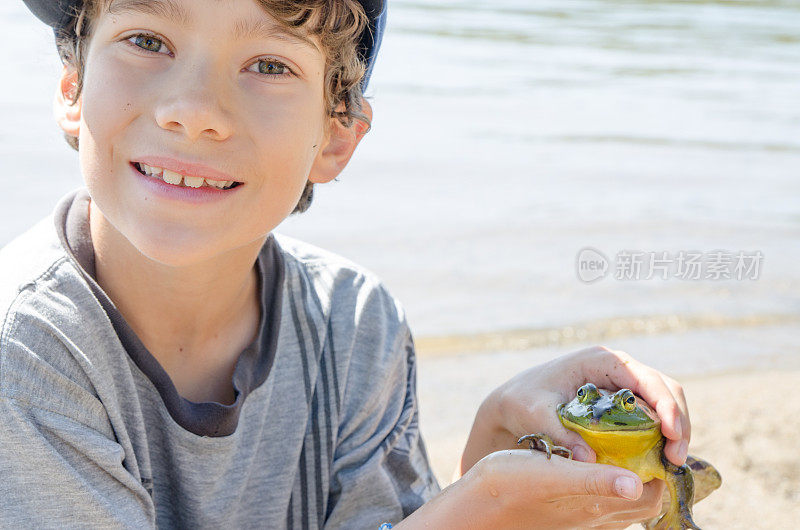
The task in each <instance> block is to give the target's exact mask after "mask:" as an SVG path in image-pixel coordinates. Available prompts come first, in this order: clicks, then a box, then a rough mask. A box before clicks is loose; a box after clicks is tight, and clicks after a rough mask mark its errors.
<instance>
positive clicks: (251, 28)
mask: <svg viewBox="0 0 800 530" xmlns="http://www.w3.org/2000/svg"><path fill="white" fill-rule="evenodd" d="M108 12H109V13H110V14H113V15H119V14H122V13H138V14H146V15H153V16H156V17H159V18H163V19H165V20H167V21H169V22H171V23H173V24H175V25H179V26H183V27H187V26H191V25H192V15H191V13H189V12H188V11H187V10H186V8H185V7H184V6H183V5H182V4H180V3H176V2H175V1H174V0H112V1H111V5H109V6H108ZM232 38H233V40H248V39H265V40H269V39H278V40H281V41H284V42H288V43H290V44H299V45H305V46H310V47H312V48H313V49H315V50H317V51H320V50H319V48H318V47H317V45H316V44H315V43H314V41H312V40H311V39H309V38H308V37H306V36H305V35H301V34H300V33H297V32H295V31H292V30H290V29H289V28H286V27H284V26H282V25H279V24H273V23H271V22H269V21H267V20H264V19H256V20H253V19H249V18H246V19H241V20H237V21H236V23H235V24H234V26H233V34H232Z"/></svg>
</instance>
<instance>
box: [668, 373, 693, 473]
mask: <svg viewBox="0 0 800 530" xmlns="http://www.w3.org/2000/svg"><path fill="white" fill-rule="evenodd" d="M662 378H663V379H664V382H665V383H666V385H667V386H668V387H669V389H670V391H671V392H672V395H673V396H675V401H676V402H677V404H678V408H679V409H680V411H681V415H680V420H681V431H682V433H683V436H682V437H681V439H680V440H668V441H667V444H666V446H665V447H664V453H665V454H666V455H667V458H669V460H670V461H671V462H672V463H673V464H675V465H678V466H680V465H683V463H684V462H685V461H686V455H687V454H688V452H689V442H690V441H691V438H692V423H691V420H690V419H689V407H688V405H687V404H686V396H685V395H684V393H683V387H682V386H681V384H680V383H678V382H677V381H675V380H674V379H672V378H671V377H668V376H666V375H664V376H662Z"/></svg>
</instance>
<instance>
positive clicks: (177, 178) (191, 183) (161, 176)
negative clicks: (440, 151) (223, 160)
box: [132, 162, 242, 190]
mask: <svg viewBox="0 0 800 530" xmlns="http://www.w3.org/2000/svg"><path fill="white" fill-rule="evenodd" d="M132 165H133V167H135V168H136V170H137V171H138V172H139V173H141V174H142V175H144V176H146V177H150V178H154V179H158V180H161V181H162V182H166V183H167V184H172V185H173V186H178V187H181V188H215V189H218V190H229V189H232V188H235V187H237V186H240V185H241V184H242V183H241V182H236V181H234V180H226V181H223V180H211V179H206V178H203V177H190V176H187V175H181V174H180V173H176V172H174V171H170V170H168V169H162V168H159V167H153V166H148V165H145V164H142V163H140V162H132Z"/></svg>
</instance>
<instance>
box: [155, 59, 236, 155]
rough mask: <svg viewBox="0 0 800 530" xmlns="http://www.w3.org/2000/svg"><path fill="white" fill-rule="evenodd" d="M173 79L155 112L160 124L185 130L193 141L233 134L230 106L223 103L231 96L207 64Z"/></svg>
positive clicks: (166, 127) (181, 130)
mask: <svg viewBox="0 0 800 530" xmlns="http://www.w3.org/2000/svg"><path fill="white" fill-rule="evenodd" d="M170 81H171V82H172V83H174V85H173V87H172V88H171V89H166V94H164V97H163V98H161V99H160V101H159V103H158V105H157V108H156V112H155V118H156V122H157V123H158V125H159V126H160V127H161V128H163V129H166V130H169V131H177V132H183V133H184V134H185V135H186V136H187V138H189V139H191V140H192V141H195V140H197V139H198V138H200V137H201V136H207V137H209V138H211V139H213V140H225V139H226V138H228V137H229V136H230V135H231V131H232V124H231V116H230V109H228V108H226V106H225V105H224V101H226V100H229V98H227V97H226V95H225V87H224V86H222V82H221V81H219V80H217V79H214V74H213V73H211V72H210V71H209V70H208V69H207V68H196V69H192V71H191V72H186V73H185V75H181V78H180V79H178V78H176V77H172V78H171V79H170ZM165 88H166V87H165Z"/></svg>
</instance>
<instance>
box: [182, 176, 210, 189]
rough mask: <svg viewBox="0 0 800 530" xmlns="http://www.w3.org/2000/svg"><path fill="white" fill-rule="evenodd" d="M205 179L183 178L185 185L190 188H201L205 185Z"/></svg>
mask: <svg viewBox="0 0 800 530" xmlns="http://www.w3.org/2000/svg"><path fill="white" fill-rule="evenodd" d="M204 181H205V179H204V178H203V177H183V183H184V184H186V185H187V186H189V187H190V188H199V187H200V186H202V185H203V182H204Z"/></svg>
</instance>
